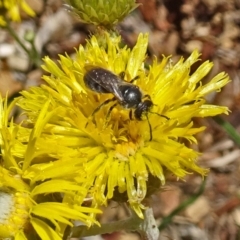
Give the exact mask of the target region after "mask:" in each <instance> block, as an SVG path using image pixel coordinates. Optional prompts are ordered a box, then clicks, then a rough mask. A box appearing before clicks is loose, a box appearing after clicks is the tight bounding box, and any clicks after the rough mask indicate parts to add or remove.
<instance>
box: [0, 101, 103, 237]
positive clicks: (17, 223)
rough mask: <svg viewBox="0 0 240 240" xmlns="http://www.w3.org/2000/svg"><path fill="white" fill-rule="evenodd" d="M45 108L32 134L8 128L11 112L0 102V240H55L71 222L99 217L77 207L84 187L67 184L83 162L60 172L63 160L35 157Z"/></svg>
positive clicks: (38, 154)
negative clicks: (0, 155)
mask: <svg viewBox="0 0 240 240" xmlns="http://www.w3.org/2000/svg"><path fill="white" fill-rule="evenodd" d="M14 104H15V103H14V102H13V104H12V106H13V105H14ZM48 104H49V103H48V102H47V103H46V105H45V106H43V108H42V111H41V112H40V114H39V119H38V121H37V122H36V124H35V126H34V128H33V129H27V128H24V127H22V126H20V125H14V124H13V123H12V122H10V123H9V124H8V116H9V113H10V111H11V109H12V106H10V107H9V108H7V106H6V102H5V103H3V101H2V99H1V103H0V108H1V109H0V146H1V153H2V161H1V166H0V179H1V181H0V209H1V211H0V238H1V239H2V238H11V237H14V239H18V240H26V239H33V238H34V239H35V238H36V235H38V236H39V237H40V238H41V239H44V240H52V239H56V240H57V239H59V240H61V239H62V236H63V233H64V230H65V228H66V226H67V225H69V226H73V223H72V221H73V220H79V221H82V222H83V223H84V224H86V225H88V226H90V225H91V224H94V223H97V222H96V220H95V219H93V218H92V217H90V214H97V213H100V211H99V210H97V209H92V208H88V207H83V206H81V204H82V203H83V201H84V198H85V197H86V194H87V189H86V188H84V184H81V185H80V184H78V183H77V182H76V181H71V177H70V174H72V172H74V171H77V170H78V168H79V166H78V165H81V164H82V159H83V157H81V158H78V159H75V161H74V162H73V163H72V164H71V166H68V167H66V168H64V166H65V165H66V160H67V159H61V158H59V160H55V159H54V158H53V157H52V158H51V159H49V158H50V156H47V155H46V153H43V152H41V150H39V151H38V145H39V143H38V135H39V134H41V131H42V129H43V127H44V125H45V123H46V121H45V119H46V118H48V113H47V112H46V110H47V105H48ZM25 137H27V139H26V138H25ZM24 138H25V139H24ZM47 158H48V161H47V160H46V159H47ZM46 161H47V163H44V162H46ZM69 172H70V174H69ZM82 181H83V180H82ZM75 194H78V196H79V197H78V202H77V201H75V202H73V201H72V200H69V199H70V197H71V198H74V196H75ZM80 200H82V201H81V202H80ZM34 236H35V237H34Z"/></svg>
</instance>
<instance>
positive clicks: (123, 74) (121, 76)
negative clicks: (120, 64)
mask: <svg viewBox="0 0 240 240" xmlns="http://www.w3.org/2000/svg"><path fill="white" fill-rule="evenodd" d="M119 77H120V78H121V79H122V80H124V77H125V72H120V74H119ZM138 78H139V76H136V77H134V78H133V79H132V80H131V81H130V82H129V83H133V82H134V81H136V80H137V79H138Z"/></svg>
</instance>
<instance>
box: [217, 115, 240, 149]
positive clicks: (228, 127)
mask: <svg viewBox="0 0 240 240" xmlns="http://www.w3.org/2000/svg"><path fill="white" fill-rule="evenodd" d="M213 119H214V121H215V122H217V123H218V124H219V125H220V126H221V127H222V128H223V129H224V130H225V131H226V132H227V134H228V135H229V136H230V137H231V138H232V139H233V141H234V142H235V143H236V144H237V145H240V135H239V134H238V133H237V131H236V129H235V128H234V127H233V126H232V125H231V124H230V123H229V122H227V121H225V120H223V119H222V118H221V117H219V116H217V117H213Z"/></svg>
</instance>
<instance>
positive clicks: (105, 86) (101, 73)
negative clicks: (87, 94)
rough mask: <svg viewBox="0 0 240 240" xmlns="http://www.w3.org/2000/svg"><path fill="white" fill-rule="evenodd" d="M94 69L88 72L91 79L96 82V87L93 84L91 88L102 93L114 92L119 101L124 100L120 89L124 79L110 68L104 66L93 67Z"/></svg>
mask: <svg viewBox="0 0 240 240" xmlns="http://www.w3.org/2000/svg"><path fill="white" fill-rule="evenodd" d="M92 70H95V71H94V72H93V71H92V73H91V74H88V77H90V78H91V81H92V82H94V83H95V84H94V87H93V86H92V87H91V89H94V90H95V91H97V92H101V93H112V94H113V95H114V96H115V97H116V98H117V99H118V101H120V102H122V101H123V96H122V93H121V91H119V86H120V85H122V80H121V79H120V78H119V77H118V76H117V75H115V74H114V73H112V72H110V71H109V70H106V69H103V68H92Z"/></svg>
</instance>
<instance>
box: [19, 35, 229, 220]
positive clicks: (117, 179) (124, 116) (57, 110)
mask: <svg viewBox="0 0 240 240" xmlns="http://www.w3.org/2000/svg"><path fill="white" fill-rule="evenodd" d="M105 38H106V47H102V46H100V45H99V42H98V40H97V39H96V38H95V37H94V36H93V37H92V38H91V40H90V41H89V42H88V43H87V46H86V48H85V49H84V48H83V47H82V46H80V47H79V50H78V51H77V52H76V59H74V60H73V59H71V58H70V57H69V56H66V57H65V56H62V55H60V60H59V64H58V65H57V64H55V63H54V62H53V61H52V60H50V59H49V58H48V57H45V59H44V62H45V65H44V66H43V68H44V70H45V71H47V72H49V73H50V75H45V76H43V79H44V80H45V81H46V83H47V85H42V86H41V87H34V88H32V89H31V90H29V91H24V92H22V95H23V97H22V99H20V101H19V105H20V106H21V108H22V109H24V110H25V112H26V113H27V116H28V123H29V124H32V125H35V123H36V121H38V118H39V112H40V111H41V109H42V106H44V104H45V103H46V102H48V101H49V102H50V104H49V107H48V110H47V111H48V113H49V114H51V113H52V115H51V117H49V118H48V120H47V121H46V126H45V127H44V130H43V132H44V133H45V135H44V142H45V144H46V145H48V143H51V144H52V146H53V145H54V144H55V146H57V148H58V149H61V148H62V147H63V148H68V149H72V151H73V150H75V151H79V152H82V153H83V154H85V157H86V162H84V164H83V169H84V171H86V176H87V182H88V183H89V194H90V195H91V196H92V197H93V206H95V207H98V206H99V205H102V204H107V200H108V199H115V200H117V201H128V202H129V204H130V206H131V207H132V208H133V209H134V210H135V211H136V213H137V214H138V215H139V216H140V217H143V215H142V211H141V209H143V208H144V205H143V200H144V198H145V197H146V196H148V195H149V194H151V193H152V192H153V191H155V190H156V187H158V186H159V182H160V183H161V184H162V185H163V184H164V183H165V179H166V177H167V176H168V174H173V175H175V176H176V177H177V178H180V179H183V178H184V177H185V176H186V175H187V174H189V173H191V172H197V173H199V174H201V175H203V176H204V175H206V173H207V170H206V169H202V168H201V167H199V166H198V165H197V163H196V159H197V157H198V155H199V154H198V153H197V152H196V151H195V150H193V149H191V148H189V147H187V146H186V145H185V144H184V143H183V141H182V140H188V141H189V142H190V143H192V142H194V143H196V142H197V141H196V139H195V137H194V134H196V133H199V132H201V131H203V130H204V127H200V128H195V127H194V126H193V121H192V119H193V118H194V117H208V116H215V115H217V114H221V113H225V114H227V113H228V109H227V108H226V107H222V106H215V105H211V104H207V103H206V101H205V99H204V97H205V96H206V95H207V94H208V93H210V92H213V91H219V90H220V89H221V88H222V87H223V86H224V85H225V84H227V83H228V81H229V79H228V76H227V75H226V74H225V73H220V74H218V75H217V76H215V77H214V78H213V79H212V80H211V81H210V82H209V83H207V84H205V85H203V83H202V82H201V79H203V78H204V77H205V76H206V75H207V73H208V72H209V71H210V70H211V67H212V63H210V62H208V61H206V62H204V63H202V65H201V66H200V67H199V68H198V69H197V70H196V71H195V72H194V73H193V74H190V69H191V66H192V65H193V64H194V63H195V62H196V61H198V60H199V53H198V52H197V51H194V52H193V53H192V54H191V56H190V57H189V58H188V59H186V60H185V61H184V59H183V58H182V59H180V60H179V62H178V63H176V64H175V65H174V66H171V65H170V64H169V58H168V57H163V59H162V61H161V62H157V60H155V61H154V63H153V64H152V65H151V66H150V68H149V70H146V69H145V68H144V60H145V58H146V49H147V44H148V36H147V35H142V34H140V36H139V38H138V41H137V43H136V45H135V47H134V48H133V49H132V50H130V49H128V48H127V47H123V48H121V47H120V46H119V45H120V42H121V38H120V37H117V38H116V37H114V38H112V37H110V36H109V35H108V34H106V36H105ZM101 41H102V39H101ZM95 67H97V68H103V69H107V70H109V71H111V72H112V73H114V74H115V75H117V76H119V77H120V76H121V77H122V74H121V73H122V72H124V73H125V74H124V80H125V81H126V82H130V81H131V80H132V79H134V78H136V79H135V81H134V82H133V83H132V84H133V85H136V86H138V87H139V89H141V91H142V92H143V95H144V97H143V100H144V99H149V97H148V96H147V95H149V96H150V99H151V101H152V102H153V104H154V105H153V107H152V109H151V111H149V112H143V114H142V116H141V119H142V120H140V119H135V120H131V119H130V118H129V112H130V111H131V110H130V109H127V108H124V107H123V106H122V104H120V103H119V102H117V101H110V102H109V104H104V105H103V106H102V107H101V108H100V109H99V110H98V111H96V113H95V114H94V116H93V115H92V113H93V112H94V111H95V110H96V108H98V107H99V106H100V104H102V103H103V102H104V101H106V100H108V99H111V98H113V97H114V95H113V93H101V91H102V88H104V85H102V86H101V87H102V88H101V89H100V90H101V91H100V93H97V92H95V91H91V89H89V88H88V87H87V86H85V84H84V76H85V74H86V73H89V71H90V70H91V69H93V68H95ZM92 81H94V79H92ZM120 81H121V80H120ZM110 82H111V81H110ZM133 85H131V86H133ZM98 86H99V85H98V84H97V83H95V88H97V87H98ZM114 94H115V95H116V94H117V93H114ZM115 103H116V105H114V107H112V108H113V109H112V111H111V112H109V109H110V108H111V106H113V104H115ZM132 110H133V112H134V111H135V108H133V109H132ZM109 113H110V114H109ZM107 115H109V117H108V118H106V116H107ZM151 136H152V137H151ZM54 142H55V143H54ZM55 149H56V147H55ZM58 149H56V151H59V150H58ZM51 154H54V153H53V152H52V153H51ZM55 154H56V153H55ZM73 156H74V155H73ZM65 157H68V159H71V158H72V160H74V157H71V156H70V155H68V156H67V155H65ZM72 160H69V161H72ZM81 171H82V169H79V171H78V172H76V173H75V175H76V178H75V180H76V181H77V179H78V174H79V173H80V172H81Z"/></svg>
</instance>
